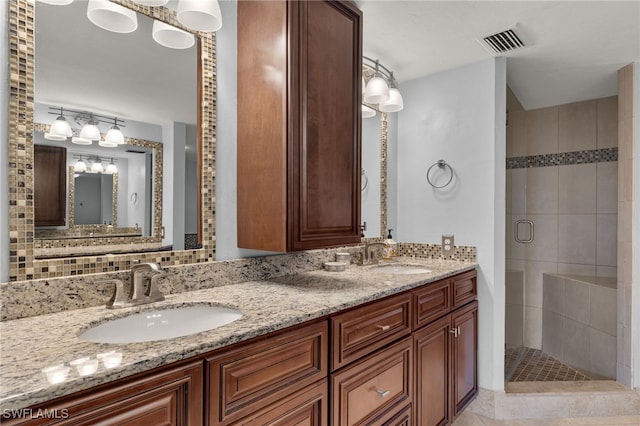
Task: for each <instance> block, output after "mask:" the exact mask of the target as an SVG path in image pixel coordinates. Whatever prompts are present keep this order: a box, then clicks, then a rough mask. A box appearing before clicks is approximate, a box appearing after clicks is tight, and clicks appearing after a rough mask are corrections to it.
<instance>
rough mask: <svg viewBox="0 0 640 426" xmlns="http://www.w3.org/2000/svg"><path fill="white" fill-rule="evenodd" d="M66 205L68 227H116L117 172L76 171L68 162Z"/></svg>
mask: <svg viewBox="0 0 640 426" xmlns="http://www.w3.org/2000/svg"><path fill="white" fill-rule="evenodd" d="M36 208H37V206H36ZM68 209H69V228H74V227H80V226H82V225H94V226H95V225H103V224H104V225H108V226H112V227H117V226H118V174H117V173H91V172H87V171H82V172H77V171H75V169H74V167H73V166H71V167H70V168H69V205H68ZM91 236H93V235H91ZM36 238H38V230H37V229H36Z"/></svg>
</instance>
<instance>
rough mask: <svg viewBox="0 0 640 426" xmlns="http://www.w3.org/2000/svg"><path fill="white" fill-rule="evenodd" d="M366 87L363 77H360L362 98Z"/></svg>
mask: <svg viewBox="0 0 640 426" xmlns="http://www.w3.org/2000/svg"><path fill="white" fill-rule="evenodd" d="M366 86H367V84H366V83H365V82H364V76H362V86H361V87H362V96H364V88H365V87H366Z"/></svg>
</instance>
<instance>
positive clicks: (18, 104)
mask: <svg viewBox="0 0 640 426" xmlns="http://www.w3.org/2000/svg"><path fill="white" fill-rule="evenodd" d="M112 1H113V2H115V3H118V4H121V5H122V6H125V7H127V8H129V9H131V10H134V11H136V12H138V13H141V14H143V15H146V16H150V17H152V18H154V19H157V20H159V21H162V22H165V23H167V24H170V25H173V26H176V27H178V28H181V29H183V30H185V31H189V32H193V31H190V30H189V29H188V28H186V27H184V26H182V25H181V24H180V23H179V22H178V21H177V19H176V17H175V12H173V11H171V10H170V9H167V8H165V7H154V8H150V7H145V6H139V5H137V4H136V3H133V2H132V1H130V0H112ZM36 25H37V22H36V19H35V1H34V0H10V2H9V49H10V51H9V135H8V136H9V140H8V146H9V152H8V153H9V280H10V281H23V280H30V279H39V278H52V277H60V276H71V275H82V274H90V273H99V272H110V271H117V270H123V269H130V267H131V265H132V264H133V263H137V262H161V263H162V264H163V265H179V264H186V263H197V262H207V261H211V260H214V259H215V130H216V129H215V111H216V81H215V75H216V64H215V35H214V34H208V33H194V34H195V35H196V38H197V40H198V46H199V49H200V50H199V56H198V62H199V78H198V85H199V87H198V92H199V94H200V108H199V111H198V114H199V119H198V127H199V133H200V135H199V147H198V150H199V161H200V186H201V199H200V209H199V210H200V218H199V219H200V221H201V230H202V231H201V235H202V248H200V249H196V250H182V251H170V252H169V251H162V252H145V253H131V254H112V255H88V256H81V257H74V258H61V259H35V256H34V234H35V228H34V203H33V195H34V186H33V180H34V179H33V164H34V148H33V132H34V129H35V125H34V121H33V118H34V74H35V45H34V43H35V26H36ZM158 90H162V89H161V88H158Z"/></svg>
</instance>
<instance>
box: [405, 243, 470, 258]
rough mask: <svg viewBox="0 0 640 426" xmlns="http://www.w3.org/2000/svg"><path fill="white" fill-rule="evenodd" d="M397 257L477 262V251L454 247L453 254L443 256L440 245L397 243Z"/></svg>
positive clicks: (468, 247) (464, 247) (467, 247)
mask: <svg viewBox="0 0 640 426" xmlns="http://www.w3.org/2000/svg"><path fill="white" fill-rule="evenodd" d="M398 256H404V257H418V258H421V259H440V260H458V261H461V262H477V249H476V248H475V247H472V246H454V248H453V253H452V254H450V255H448V256H445V255H443V254H442V245H440V244H419V243H399V244H398Z"/></svg>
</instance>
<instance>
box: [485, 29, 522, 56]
mask: <svg viewBox="0 0 640 426" xmlns="http://www.w3.org/2000/svg"><path fill="white" fill-rule="evenodd" d="M482 41H483V43H482V45H483V46H485V47H487V46H488V47H489V49H488V50H489V51H490V52H491V53H492V54H494V55H495V54H498V55H499V54H501V53H507V52H511V51H512V50H516V49H520V48H522V47H524V42H523V41H522V39H520V37H518V35H517V34H516V33H515V31H513V29H508V30H506V31H502V32H499V33H496V34H492V35H490V36H486V37H484V38H483V39H482Z"/></svg>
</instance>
